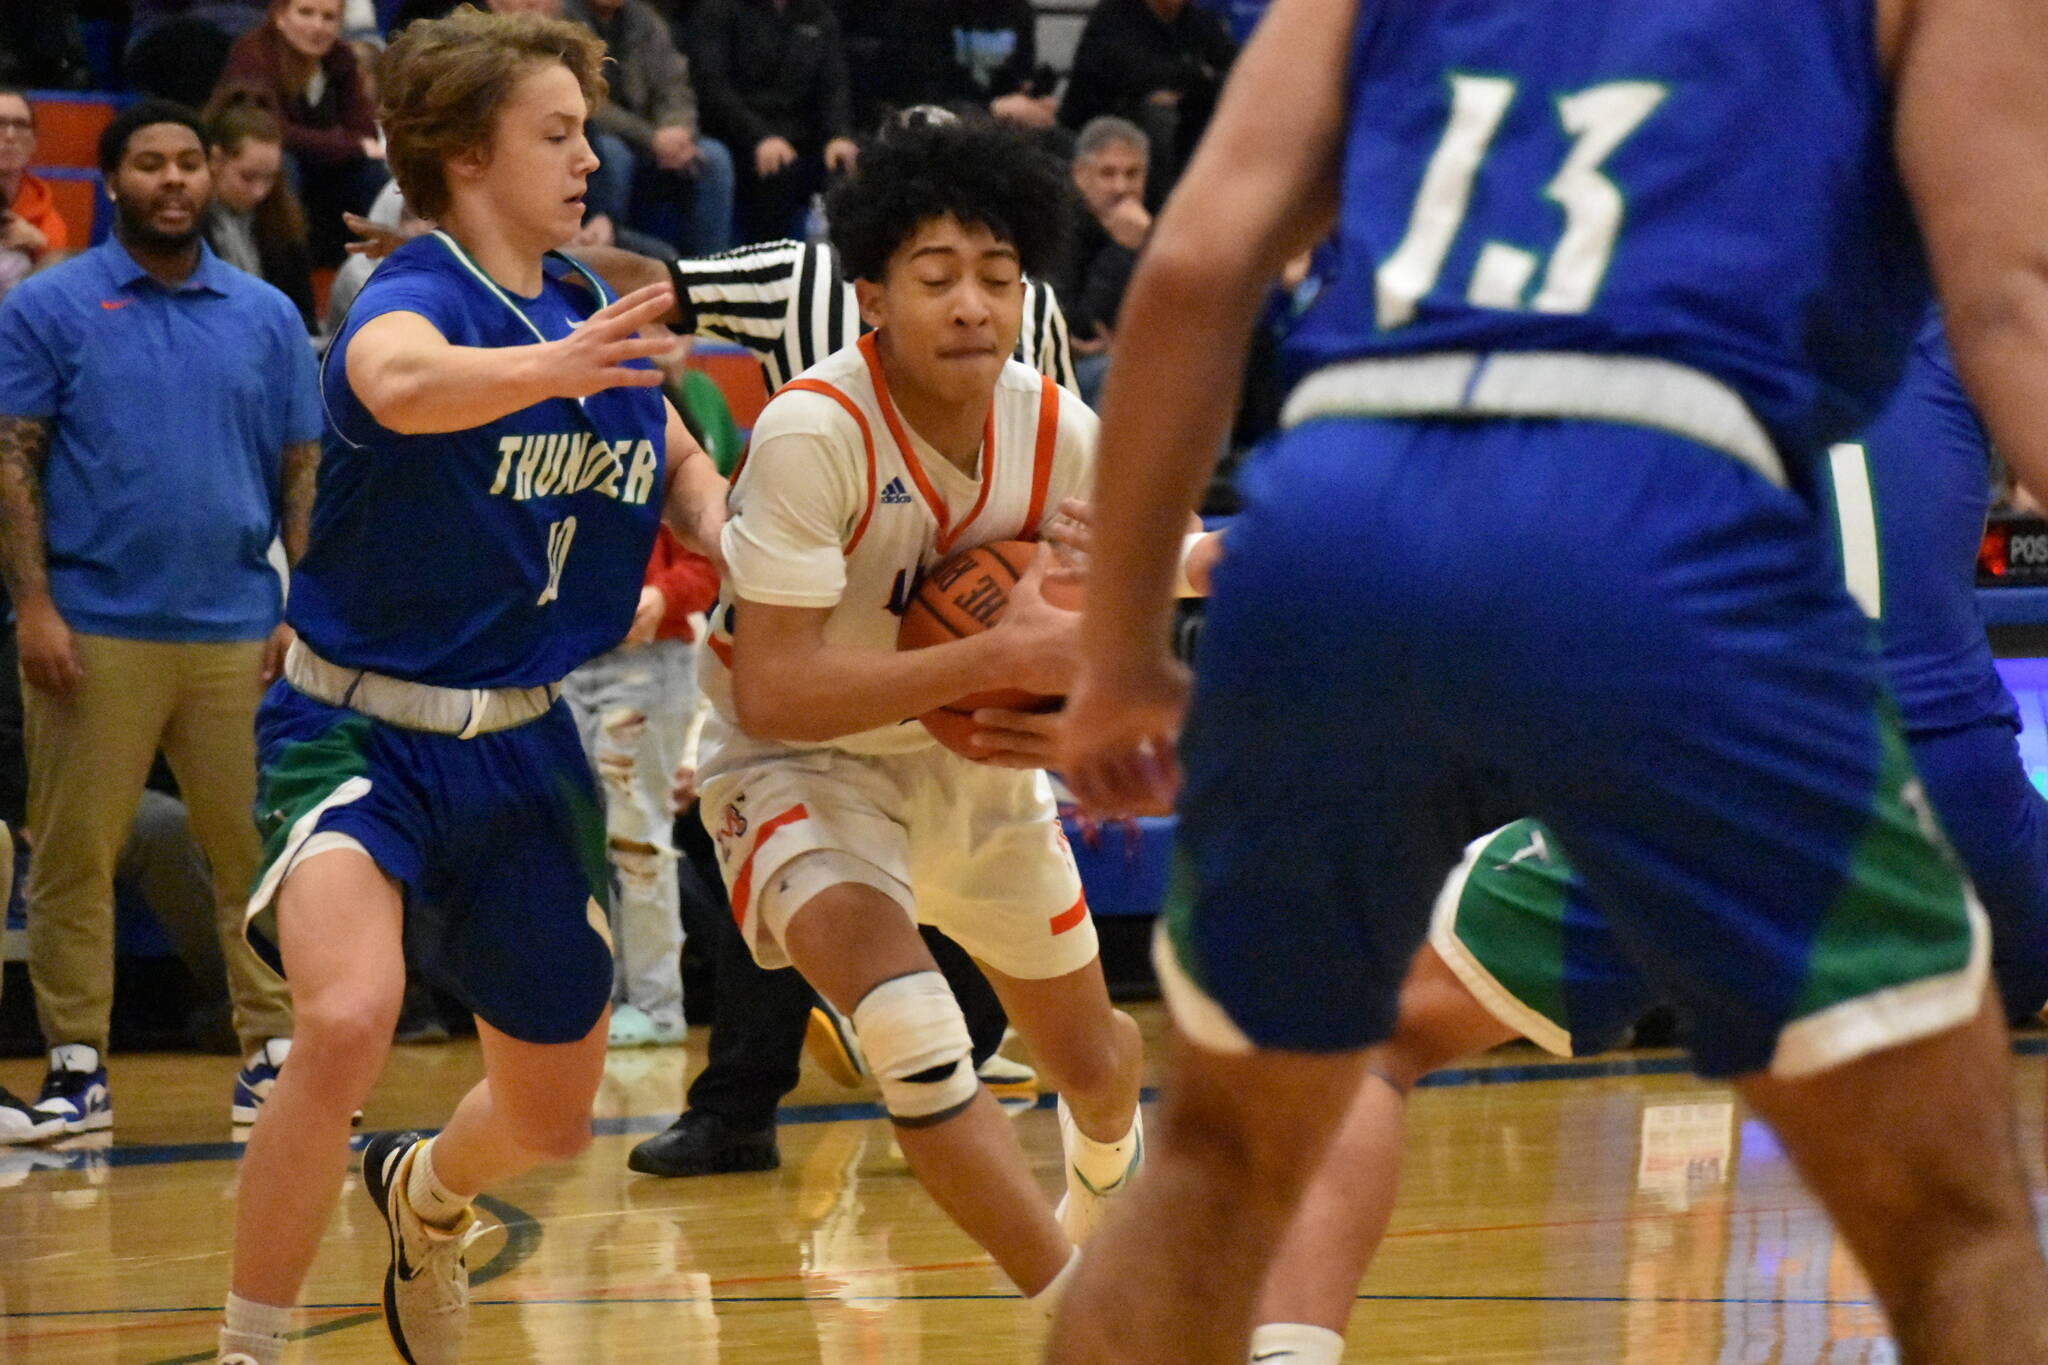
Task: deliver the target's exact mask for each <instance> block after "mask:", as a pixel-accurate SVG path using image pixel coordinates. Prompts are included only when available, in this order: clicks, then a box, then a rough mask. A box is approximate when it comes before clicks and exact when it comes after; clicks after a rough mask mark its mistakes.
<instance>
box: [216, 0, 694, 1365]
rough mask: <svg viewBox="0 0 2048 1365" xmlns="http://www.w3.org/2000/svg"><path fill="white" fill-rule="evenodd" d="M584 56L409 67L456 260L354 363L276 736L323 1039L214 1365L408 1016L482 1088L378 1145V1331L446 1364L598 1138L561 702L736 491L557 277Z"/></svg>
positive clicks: (286, 1283) (310, 1061) (448, 255)
mask: <svg viewBox="0 0 2048 1365" xmlns="http://www.w3.org/2000/svg"><path fill="white" fill-rule="evenodd" d="M602 59H603V48H602V45H601V44H600V43H598V41H597V40H596V39H595V38H593V37H591V36H590V35H589V34H588V32H587V31H586V30H584V29H583V28H581V27H579V26H577V25H574V24H568V23H563V22H559V21H554V20H547V19H542V18H539V17H535V16H508V15H484V14H480V13H478V12H476V11H475V10H472V9H468V8H466V7H465V8H464V9H462V10H459V11H458V12H457V13H456V14H454V15H453V16H451V17H449V18H447V19H444V20H439V21H435V22H422V23H416V24H413V25H411V26H410V27H408V28H407V29H406V30H405V32H404V34H403V35H402V36H401V37H400V38H399V39H398V40H397V41H396V42H395V43H394V44H393V45H392V47H391V49H390V51H389V52H388V53H387V54H386V56H385V60H384V66H383V79H382V82H381V84H382V87H383V107H382V109H381V110H380V122H381V124H382V126H383V128H384V132H385V135H386V138H387V140H388V145H389V148H390V156H391V163H392V167H393V170H394V171H395V172H396V174H397V176H398V179H399V182H400V184H401V185H402V186H403V187H404V189H405V193H406V197H407V199H408V200H409V201H410V202H412V203H413V204H415V205H418V206H419V207H420V208H421V209H422V210H423V211H425V212H428V213H431V214H432V215H433V216H434V217H435V218H436V219H437V220H439V221H440V223H441V224H442V230H441V231H440V232H437V233H435V234H434V235H432V236H429V237H423V238H421V239H419V240H418V241H415V242H413V243H411V244H409V245H408V246H406V247H405V248H404V249H403V250H401V251H399V252H398V253H396V254H395V255H394V256H393V257H392V258H391V260H389V261H388V262H386V264H385V265H384V267H383V269H381V270H379V271H378V272H377V274H376V275H375V276H374V277H373V278H372V279H371V280H370V282H369V283H368V284H367V285H366V286H365V287H364V289H363V292H362V294H361V295H360V296H359V297H358V298H357V300H356V302H355V304H354V306H353V308H352V309H351V311H350V314H349V317H348V319H347V322H346V323H345V324H344V326H343V327H342V329H341V331H340V333H339V334H338V335H337V337H336V338H335V341H334V345H333V347H332V348H331V349H330V350H329V351H328V353H327V359H326V364H325V368H324V373H323V375H322V394H323V397H324V400H325V403H326V407H327V418H328V429H327V435H326V439H325V446H324V452H323V455H324V458H323V463H322V467H321V473H320V487H319V491H318V495H317V497H316V500H315V504H314V510H313V527H312V536H311V544H310V546H309V548H308V550H307V553H306V555H305V557H304V558H303V559H302V560H301V561H300V564H299V568H298V572H297V574H296V576H295V579H294V582H293V584H292V594H291V605H290V621H291V624H292V625H293V627H294V628H295V629H296V630H297V632H298V637H299V639H298V644H297V645H296V646H295V647H294V649H293V651H292V653H291V655H290V656H289V657H288V659H287V661H286V665H285V677H284V680H282V681H281V682H279V683H278V684H277V686H276V687H275V688H273V690H272V691H271V693H270V695H269V696H268V698H266V700H265V702H264V705H263V709H262V711H261V712H260V713H259V715H258V718H257V740H258V747H259V751H260V755H261V761H262V767H263V771H262V785H261V789H260V794H259V797H258V803H257V813H258V818H259V823H260V825H261V826H262V828H263V831H264V834H265V837H266V841H267V847H266V850H265V855H266V862H265V868H264V871H263V872H262V874H261V876H260V878H259V881H258V884H257V886H256V888H255V891H254V893H253V895H252V899H251V902H250V911H251V916H252V925H251V930H252V937H255V938H258V939H261V940H262V941H264V942H265V943H268V944H270V945H272V946H273V947H274V948H275V949H276V950H277V951H278V953H279V954H280V958H279V960H280V961H281V964H282V967H283V969H284V970H285V972H286V974H287V976H288V977H289V979H290V981H291V983H292V989H293V994H294V996H295V998H296V1000H297V1002H298V1004H299V1006H300V1008H301V1009H302V1010H303V1020H304V1022H303V1025H302V1031H301V1034H300V1036H299V1038H298V1040H297V1044H296V1046H295V1048H294V1050H293V1056H292V1060H291V1062H290V1063H289V1064H288V1065H287V1066H286V1067H285V1068H284V1070H283V1073H282V1075H281V1076H280V1077H279V1079H278V1082H277V1088H276V1090H275V1092H274V1093H273V1095H272V1097H271V1100H270V1102H269V1103H268V1104H267V1105H266V1106H265V1107H264V1112H263V1117H262V1119H261V1121H260V1122H259V1123H258V1124H257V1125H256V1129H255V1131H254V1133H253V1134H252V1136H251V1138H250V1141H249V1149H248V1154H247V1157H246V1158H245V1160H244V1163H243V1169H242V1174H241V1184H240V1196H239V1202H238V1206H237V1209H236V1230H235V1262H234V1286H233V1293H232V1294H231V1295H230V1296H229V1298H228V1303H227V1321H226V1323H225V1325H224V1327H223V1329H222V1332H221V1335H220V1348H221V1358H222V1359H223V1360H227V1361H234V1362H237V1363H238V1365H240V1363H242V1362H252V1361H253V1362H255V1363H256V1365H275V1362H276V1361H277V1360H278V1359H279V1358H280V1357H281V1355H282V1352H283V1349H284V1344H285V1331H286V1329H287V1327H288V1325H289V1321H290V1315H291V1309H292V1305H293V1303H294V1302H295V1300H296V1298H297V1295H298V1292H299V1288H300V1285H301V1282H302V1281H303V1279H304V1276H305V1274H306V1270H307V1267H308V1266H309V1265H310V1264H311V1262H312V1260H313V1256H314V1253H315V1251H316V1250H317V1249H318V1246H319V1242H320V1235H321V1231H322V1229H323V1228H324V1227H325V1225H326V1223H327V1220H328V1216H329V1214H330V1213H331V1211H332V1209H333V1205H334V1200H335V1195H336V1192H337V1190H338V1189H339V1187H340V1184H341V1179H342V1174H343V1168H344V1165H345V1163H346V1161H347V1150H348V1149H347V1136H348V1127H349V1117H350V1115H351V1113H352V1112H353V1111H354V1110H355V1109H356V1108H357V1107H358V1106H359V1105H361V1104H362V1102H363V1099H364V1097H365V1096H366V1095H367V1094H368V1093H369V1090H370V1087H371V1085H372V1083H373V1082H374V1081H375V1080H376V1077H377V1073H378V1071H379V1070H380V1068H381V1066H382V1063H383V1059H384V1055H385V1052H386V1050H387V1048H388V1047H389V1044H390V1040H391V1033H392V1025H393V1023H394V1021H395V1019H396V1017H397V1013H398V1006H399V1001H400V998H401V995H402V993H403V988H404V984H405V959H404V953H403V949H402V946H401V937H402V934H401V925H402V922H403V921H404V919H405V918H406V917H407V916H412V917H414V918H415V920H416V921H417V922H416V923H415V924H414V926H413V928H414V931H415V932H416V933H417V935H418V937H419V939H420V941H421V942H422V943H423V945H424V957H425V962H426V966H427V968H428V970H430V971H431V972H433V974H434V975H435V976H436V978H437V979H438V980H439V981H440V983H441V984H442V985H444V986H445V987H446V988H447V989H449V990H450V991H452V992H454V993H455V994H457V995H458V996H459V997H460V998H462V999H463V1000H464V1002H465V1003H466V1004H467V1005H468V1006H469V1007H470V1009H471V1010H472V1011H473V1012H474V1013H475V1015H476V1019H477V1034H478V1039H479V1042H480V1044H481V1048H482V1053H483V1061H484V1072H485V1079H484V1080H483V1081H482V1082H480V1083H479V1084H477V1085H476V1086H475V1087H474V1088H473V1089H471V1090H470V1091H469V1093H468V1094H467V1095H465V1096H464V1097H463V1098H462V1100H461V1101H460V1103H459V1104H458V1105H457V1106H456V1109H455V1113H454V1115H453V1117H452V1118H450V1119H449V1121H448V1124H447V1126H446V1127H445V1128H444V1129H443V1130H442V1131H441V1134H440V1135H439V1136H438V1137H436V1138H434V1139H432V1140H431V1141H426V1140H421V1139H420V1138H419V1137H418V1135H416V1134H380V1135H378V1136H377V1137H374V1138H372V1139H371V1141H370V1143H369V1144H368V1146H367V1147H366V1148H365V1150H364V1153H363V1183H364V1185H365V1187H366V1189H367V1191H368V1193H369V1194H370V1196H371V1198H372V1199H373V1200H375V1202H376V1204H377V1208H378V1212H379V1213H380V1214H381V1215H382V1216H383V1218H384V1219H385V1221H386V1224H387V1227H388V1230H389V1236H390V1248H391V1264H390V1268H389V1270H388V1271H387V1272H386V1275H385V1281H384V1292H383V1305H384V1317H385V1322H386V1324H387V1326H388V1328H389V1330H390V1333H391V1337H392V1341H393V1343H394V1345H396V1347H397V1348H398V1352H399V1354H400V1355H401V1356H403V1357H404V1358H405V1359H406V1360H407V1361H409V1362H412V1365H452V1363H453V1362H454V1361H455V1360H456V1359H457V1358H458V1357H459V1355H460V1353H461V1346H462V1339H463V1334H464V1328H465V1325H466V1320H467V1312H468V1273H467V1270H466V1268H465V1266H464V1261H463V1249H464V1247H465V1245H466V1244H467V1243H468V1242H469V1240H470V1239H471V1236H472V1234H473V1232H474V1231H475V1229H476V1226H477V1224H476V1216H475V1214H474V1213H473V1212H472V1211H471V1209H470V1201H471V1199H472V1198H473V1197H474V1196H475V1195H476V1194H477V1193H478V1192H479V1191H481V1190H483V1189H485V1188H486V1187H489V1186H492V1185H496V1184H499V1183H501V1182H503V1181H504V1180H506V1179H509V1178H511V1177H513V1176H516V1175H518V1174H519V1173H521V1172H523V1171H525V1170H527V1169H529V1168H531V1167H533V1166H535V1165H537V1164H539V1163H541V1162H543V1161H551V1160H553V1161H559V1160H564V1159H566V1158H568V1157H571V1156H574V1155H575V1154H576V1153H577V1152H579V1151H581V1150H582V1149H583V1147H584V1146H585V1145H586V1144H587V1143H588V1142H589V1139H590V1101H591V1098H592V1096H593V1095H594V1094H595V1092H596V1089H597V1083H598V1080H599V1077H600V1075H601V1073H602V1070H603V1066H604V1054H605V1030H606V1014H607V1010H606V1005H607V1002H608V1000H609V998H610V994H611V980H612V959H611V945H610V942H609V940H608V938H607V930H606V920H605V910H604V898H605V896H606V894H607V888H606V879H607V873H606V866H605V857H604V821H603V817H602V814H601V812H600V807H599V804H598V799H597V792H596V789H595V786H594V784H593V781H592V778H591V774H590V771H589V768H588V766H587V765H586V763H585V760H584V757H583V751H582V746H581V745H580V743H579V742H578V739H577V734H576V728H575V724H574V722H573V720H572V719H571V717H570V715H569V713H568V710H567V707H566V706H565V705H564V704H563V703H562V702H561V701H560V700H559V699H558V694H559V685H558V684H559V681H560V679H561V678H562V676H563V675H564V674H566V673H568V672H569V671H570V670H571V669H573V668H575V667H576V666H577V665H579V664H581V663H583V662H584V661H585V660H587V659H589V658H591V657H593V656H594V655H597V654H600V653H603V652H604V651H605V650H606V649H608V648H610V647H611V646H612V645H613V644H615V643H616V642H617V641H618V639H619V638H620V637H621V636H622V635H623V634H624V633H625V630H626V627H627V625H628V623H629V622H630V621H631V619H632V615H633V609H634V605H635V603H636V602H637V600H638V596H639V590H640V581H641V574H642V571H643V569H644V568H645V566H646V563H647V557H648V553H649V551H650V550H651V548H652V546H653V540H654V532H655V526H656V523H657V520H658V519H659V518H661V517H663V516H666V517H667V519H668V520H669V522H670V524H671V525H672V526H673V527H674V528H675V530H676V531H677V532H678V534H680V535H681V536H682V537H683V538H684V539H685V540H686V541H687V542H688V543H690V544H692V545H693V546H694V547H696V548H698V549H700V550H711V551H713V552H714V553H715V550H716V545H717V539H718V530H719V528H720V526H721V525H722V523H723V506H724V496H723V495H724V483H723V481H722V480H721V479H720V478H719V477H718V475H717V473H716V471H715V470H714V469H713V468H712V466H711V463H710V461H709V460H708V459H707V458H706V457H705V456H704V454H703V452H702V451H700V450H699V449H697V447H696V445H695V444H694V442H692V441H691V440H690V438H689V436H688V435H687V433H686V432H685V431H684V429H683V426H682V423H681V420H680V418H678V417H677V415H676V414H675V412H674V411H673V410H672V409H670V408H669V407H668V406H667V404H666V402H665V401H664V400H663V399H662V398H661V396H660V394H659V392H658V390H656V389H655V388H654V387H653V386H654V385H655V384H656V383H657V382H658V379H659V376H658V375H657V373H656V372H655V371H654V370H653V369H652V368H651V367H650V366H649V365H647V364H646V357H648V356H650V355H652V354H655V353H657V352H659V351H660V350H662V349H664V348H665V346H666V345H667V344H668V343H667V342H666V341H665V340H642V339H637V338H636V335H635V333H636V332H637V330H638V328H639V327H640V326H641V325H642V324H643V323H646V322H647V321H649V320H650V319H652V318H653V317H654V316H656V315H658V314H659V313H661V312H662V311H664V310H665V309H667V308H668V307H669V306H670V303H671V300H670V298H669V295H668V291H667V290H666V289H658V290H646V291H641V292H640V293H637V294H634V295H631V296H628V297H627V298H625V299H621V300H618V301H616V302H614V301H612V300H611V299H610V297H609V296H608V294H607V292H606V290H605V289H604V288H603V287H602V286H600V285H599V284H598V283H597V282H596V281H595V280H594V279H593V278H591V277H589V276H587V275H584V274H582V273H581V272H580V271H578V270H577V269H576V268H575V267H573V266H572V265H570V264H569V263H567V262H565V261H563V260H561V259H560V258H558V257H556V256H554V255H553V251H552V249H553V248H555V247H557V246H559V245H561V244H562V243H564V242H566V241H568V240H569V239H570V238H571V237H572V236H573V235H574V233H575V232H576V228H577V224H578V223H579V221H580V220H581V217H582V211H583V202H582V199H583V192H584V186H585V181H586V177H587V176H588V175H589V173H590V171H591V170H592V169H593V168H594V167H595V166H596V164H597V159H596V157H594V156H593V155H592V154H591V151H590V144H589V142H588V140H587V139H586V136H585V131H584V123H585V118H586V116H587V114H588V112H589V108H590V106H591V105H592V104H594V103H595V102H596V101H597V100H598V99H600V98H602V96H603V92H604V81H603V79H602V77H601V76H600V75H599V66H600V63H601V61H602Z"/></svg>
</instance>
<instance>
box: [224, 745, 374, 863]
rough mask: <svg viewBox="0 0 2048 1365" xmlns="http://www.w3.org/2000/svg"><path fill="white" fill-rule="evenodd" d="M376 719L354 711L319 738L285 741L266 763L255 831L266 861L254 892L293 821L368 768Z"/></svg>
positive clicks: (282, 846)
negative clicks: (275, 757) (273, 756)
mask: <svg viewBox="0 0 2048 1365" xmlns="http://www.w3.org/2000/svg"><path fill="white" fill-rule="evenodd" d="M374 724H375V722H373V721H372V720H371V719H370V718H369V717H368V716H361V715H356V714H354V713H353V712H351V713H349V714H347V715H344V716H342V717H341V718H340V719H338V720H336V721H335V723H334V724H333V725H331V726H329V727H328V728H327V729H326V730H325V731H323V732H322V733H321V734H320V735H319V736H318V737H316V738H313V739H303V740H300V741H299V742H298V743H296V744H291V745H288V746H286V747H285V749H284V750H283V752H281V753H280V754H279V755H278V756H277V759H276V761H274V762H272V763H268V764H265V765H264V768H263V774H262V782H261V783H260V785H259V786H258V788H257V791H256V831H257V833H258V834H260V835H262V836H263V864H262V866H261V867H259V868H258V869H257V872H256V883H255V884H252V885H251V887H250V890H251V891H252V892H253V891H254V890H255V887H256V885H260V884H261V882H262V879H263V873H264V871H265V870H266V869H268V868H269V866H270V865H271V864H272V863H273V862H275V861H276V860H277V859H278V858H279V857H281V856H282V855H283V854H284V851H285V845H286V843H287V842H289V840H290V839H291V833H292V826H294V825H296V824H297V823H298V822H299V820H300V818H301V817H303V816H304V815H305V814H306V812H307V811H309V810H311V809H313V807H315V806H317V805H319V804H320V803H321V802H322V801H325V800H326V799H327V798H328V797H329V796H330V795H332V794H333V792H334V789H335V788H336V787H339V786H340V785H341V784H342V783H344V782H346V781H348V780H349V779H350V778H352V777H361V776H363V775H364V774H365V773H366V772H368V771H369V767H370V763H369V758H368V756H367V750H368V747H369V739H370V732H371V730H372V728H373V726H374Z"/></svg>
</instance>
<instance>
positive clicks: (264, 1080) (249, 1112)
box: [228, 1038, 363, 1142]
mask: <svg viewBox="0 0 2048 1365" xmlns="http://www.w3.org/2000/svg"><path fill="white" fill-rule="evenodd" d="M291 1051H292V1040H291V1039H289V1038H272V1039H269V1040H268V1041H267V1042H265V1043H264V1044H263V1046H262V1047H259V1048H257V1049H256V1050H255V1051H254V1052H252V1053H250V1054H249V1058H248V1060H247V1061H245V1062H244V1063H242V1069H241V1070H240V1071H238V1072H236V1073H235V1093H234V1098H233V1099H232V1100H230V1101H229V1103H228V1118H229V1119H230V1120H231V1121H232V1122H233V1123H234V1125H235V1127H237V1128H247V1127H248V1126H249V1125H250V1124H252V1123H254V1122H256V1115H257V1113H258V1112H259V1111H261V1110H262V1108H263V1102H264V1101H265V1100H267V1099H269V1098H270V1092H271V1090H272V1089H274V1088H275V1087H276V1085H277V1073H278V1072H279V1071H281V1070H283V1069H284V1059H285V1058H286V1057H289V1056H290V1055H291ZM362 1121H363V1111H362V1110H360V1109H358V1110H356V1112H355V1116H354V1117H353V1118H352V1119H351V1120H350V1122H352V1123H357V1124H360V1123H361V1122H362ZM243 1140H244V1139H243V1138H240V1137H238V1138H236V1141H237V1142H240V1141H243Z"/></svg>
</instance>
